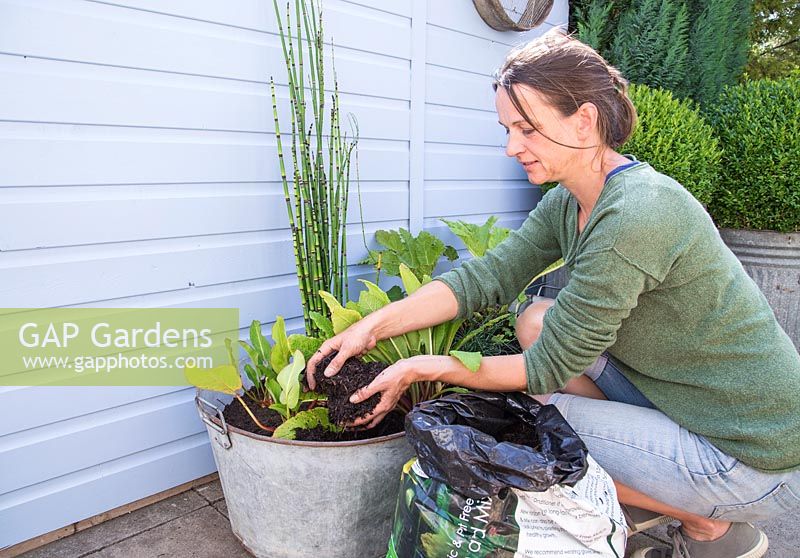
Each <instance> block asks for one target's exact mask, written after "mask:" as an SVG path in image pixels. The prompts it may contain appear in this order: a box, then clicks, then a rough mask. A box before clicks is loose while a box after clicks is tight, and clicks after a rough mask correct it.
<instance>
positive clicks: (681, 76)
mask: <svg viewBox="0 0 800 558" xmlns="http://www.w3.org/2000/svg"><path fill="white" fill-rule="evenodd" d="M688 34H689V16H688V11H687V8H686V4H685V3H684V0H638V1H635V2H632V4H631V6H630V8H629V9H628V10H627V11H626V12H625V13H623V14H622V17H621V18H620V20H619V24H618V26H617V27H616V29H615V38H614V41H613V42H612V44H611V47H610V53H609V54H610V58H611V60H610V61H611V62H612V63H613V64H614V65H616V66H617V67H618V68H619V69H620V70H621V71H622V73H623V75H624V76H625V77H626V78H628V80H630V81H632V82H634V83H642V84H645V85H649V86H651V87H662V88H664V89H669V90H671V91H674V92H676V93H678V94H679V95H680V94H682V93H683V91H681V86H682V85H683V84H684V83H685V81H686V69H687V68H686V66H687V62H688V58H689V47H688V44H689V40H688V39H689V37H688Z"/></svg>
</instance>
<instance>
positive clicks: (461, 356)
mask: <svg viewBox="0 0 800 558" xmlns="http://www.w3.org/2000/svg"><path fill="white" fill-rule="evenodd" d="M450 356H453V357H456V358H457V359H458V360H460V361H461V364H463V365H464V366H466V367H467V368H468V369H469V370H470V371H471V372H477V371H478V368H480V367H481V358H482V357H481V354H480V353H469V352H466V351H450Z"/></svg>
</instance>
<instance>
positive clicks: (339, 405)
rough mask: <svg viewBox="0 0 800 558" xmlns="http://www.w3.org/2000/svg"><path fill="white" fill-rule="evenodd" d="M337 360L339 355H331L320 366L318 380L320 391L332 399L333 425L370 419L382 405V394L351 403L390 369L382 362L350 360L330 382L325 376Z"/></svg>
mask: <svg viewBox="0 0 800 558" xmlns="http://www.w3.org/2000/svg"><path fill="white" fill-rule="evenodd" d="M334 356H336V353H332V354H330V355H328V356H327V357H325V359H324V360H322V362H320V363H319V364H318V365H317V368H316V370H315V371H314V379H315V380H316V382H317V391H319V392H320V393H324V394H326V395H327V396H328V416H329V417H330V419H331V422H333V423H335V424H339V425H344V424H349V423H351V422H353V421H354V420H356V419H357V418H361V417H363V416H366V415H368V414H369V413H370V412H372V410H373V409H374V408H375V407H376V406H377V405H378V403H379V402H380V400H381V394H380V393H376V394H375V395H373V396H372V397H370V398H369V399H367V400H366V401H362V402H360V403H350V396H351V395H353V393H355V392H356V391H358V390H359V389H360V388H362V387H364V386H366V385H369V383H370V382H372V380H374V379H375V377H376V376H377V375H378V374H380V373H381V372H383V370H384V369H385V368H386V365H385V364H383V363H382V362H364V361H363V360H361V359H360V358H349V359H347V361H345V363H344V365H343V366H342V368H341V370H339V372H338V373H337V374H335V375H334V376H331V377H330V378H328V377H326V376H325V374H324V373H323V372H324V371H325V368H327V367H328V364H330V362H331V361H332V360H333V358H334Z"/></svg>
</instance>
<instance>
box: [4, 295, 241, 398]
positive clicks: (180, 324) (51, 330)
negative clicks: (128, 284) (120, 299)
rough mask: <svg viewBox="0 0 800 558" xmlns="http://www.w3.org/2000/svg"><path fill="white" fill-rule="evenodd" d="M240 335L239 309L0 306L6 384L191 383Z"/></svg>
mask: <svg viewBox="0 0 800 558" xmlns="http://www.w3.org/2000/svg"><path fill="white" fill-rule="evenodd" d="M238 336H239V309H238V308H145V309H141V308H46V309H45V308H43V309H31V308H6V309H0V385H5V386H38V385H50V386H188V385H189V383H188V382H187V381H186V378H185V377H184V375H183V370H184V367H185V366H187V365H188V366H195V367H198V368H213V367H214V366H219V365H221V364H226V363H227V362H228V356H227V352H226V349H225V337H231V338H233V339H237V338H238Z"/></svg>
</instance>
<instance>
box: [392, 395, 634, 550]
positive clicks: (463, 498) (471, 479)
mask: <svg viewBox="0 0 800 558" xmlns="http://www.w3.org/2000/svg"><path fill="white" fill-rule="evenodd" d="M406 436H407V438H408V440H409V442H411V444H412V445H413V446H414V448H415V449H416V451H417V456H418V458H417V459H412V460H411V461H409V462H408V463H407V464H406V466H405V467H404V469H403V475H402V477H401V485H400V493H399V496H398V501H397V506H396V509H395V516H394V525H393V529H392V535H391V539H390V541H389V551H388V554H387V558H485V557H492V558H522V557H538V556H559V557H585V556H609V557H612V556H615V557H617V558H622V557H623V556H624V552H625V541H626V526H625V520H624V518H623V515H622V510H621V509H620V506H619V503H618V502H617V497H616V491H615V489H614V484H613V482H612V481H611V478H610V477H609V476H608V474H607V473H606V472H605V471H603V469H602V468H601V467H600V466H599V465H598V464H597V463H596V462H595V461H594V460H593V459H592V458H591V457H590V456H589V455H588V452H587V450H586V446H585V445H584V444H583V442H582V441H581V439H580V438H579V437H578V435H577V434H576V433H575V432H574V431H573V430H572V428H571V427H570V426H569V425H568V424H567V422H566V421H565V420H564V418H563V417H562V416H561V414H560V413H559V412H558V410H557V409H556V408H555V407H553V406H552V405H545V406H542V405H540V404H539V403H538V402H536V401H535V400H534V399H531V398H530V397H528V396H526V395H524V394H521V393H467V394H459V395H455V396H451V397H446V398H442V399H438V400H435V401H428V402H425V403H421V404H420V405H418V406H417V407H415V408H414V410H413V411H412V412H411V413H410V414H409V415H408V416H407V417H406Z"/></svg>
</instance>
